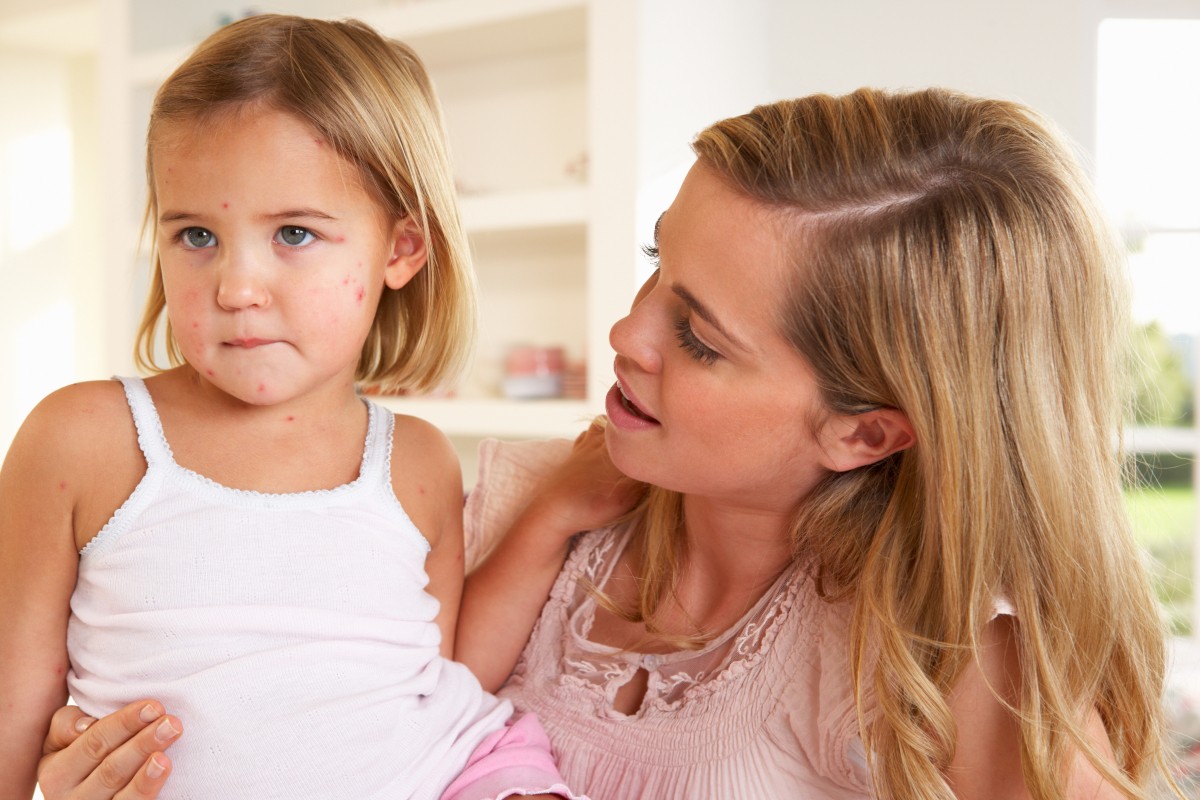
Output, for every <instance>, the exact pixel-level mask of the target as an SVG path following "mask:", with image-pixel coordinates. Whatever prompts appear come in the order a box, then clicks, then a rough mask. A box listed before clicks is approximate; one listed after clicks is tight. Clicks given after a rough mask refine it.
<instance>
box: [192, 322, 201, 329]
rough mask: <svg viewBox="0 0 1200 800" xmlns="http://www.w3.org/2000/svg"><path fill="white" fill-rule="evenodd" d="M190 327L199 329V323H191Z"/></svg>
mask: <svg viewBox="0 0 1200 800" xmlns="http://www.w3.org/2000/svg"><path fill="white" fill-rule="evenodd" d="M192 327H193V328H199V327H200V323H199V322H193V323H192Z"/></svg>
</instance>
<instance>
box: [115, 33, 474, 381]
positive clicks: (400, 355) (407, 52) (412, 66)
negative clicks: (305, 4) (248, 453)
mask: <svg viewBox="0 0 1200 800" xmlns="http://www.w3.org/2000/svg"><path fill="white" fill-rule="evenodd" d="M258 108H265V109H270V110H274V111H281V112H284V113H288V114H292V115H294V116H295V117H296V118H298V119H300V120H301V121H303V122H305V123H306V124H308V125H309V126H311V127H312V129H313V131H314V132H315V133H316V134H317V135H319V136H320V137H321V138H322V139H323V140H324V141H326V142H328V143H329V145H330V146H331V147H332V148H333V150H334V151H335V152H336V153H338V155H339V156H341V157H342V158H343V159H344V160H345V161H346V162H348V163H349V164H350V165H351V166H353V167H354V168H355V169H356V171H357V173H358V175H359V177H360V179H361V181H362V184H363V186H364V187H365V189H366V190H367V191H368V192H369V193H371V194H372V195H373V196H374V197H375V199H376V201H377V202H378V203H379V204H380V206H381V208H382V209H383V210H384V211H385V212H386V213H387V214H388V215H390V216H392V217H393V218H397V219H399V218H401V217H405V216H410V215H411V217H412V218H413V219H414V220H415V222H416V223H417V225H418V226H419V228H420V230H421V231H422V232H423V235H424V237H425V246H426V249H427V251H428V254H429V256H428V262H427V263H426V265H425V267H424V268H422V269H421V270H420V271H419V272H418V273H417V274H416V276H414V277H413V278H412V280H411V281H409V283H408V284H407V285H406V286H404V287H403V288H402V289H399V290H392V289H387V288H385V290H384V294H383V297H382V299H381V300H380V303H379V308H378V311H377V312H376V316H375V321H374V325H373V326H372V329H371V332H370V334H369V336H368V338H367V341H366V343H365V345H364V347H363V352H362V356H361V358H360V360H359V364H358V370H357V376H356V377H357V379H358V380H359V381H360V382H363V383H366V384H371V385H375V386H378V387H380V388H382V389H384V390H394V389H418V390H419V389H428V388H432V387H434V386H437V385H439V384H443V383H445V382H447V381H448V380H450V379H452V378H453V377H454V376H455V375H457V374H458V372H459V371H460V370H461V368H462V366H463V364H464V362H465V360H466V358H467V355H468V354H469V352H470V349H471V347H472V345H473V343H474V335H475V286H474V277H473V274H472V272H471V265H470V254H469V249H468V246H467V242H466V236H465V233H464V232H463V229H462V225H461V222H460V218H459V211H458V205H457V200H456V193H455V187H454V179H453V173H452V171H451V164H450V156H449V152H448V148H447V144H446V137H445V133H444V126H443V122H442V116H441V108H440V106H439V104H438V101H437V98H436V96H435V95H434V92H433V88H432V85H431V83H430V80H429V77H428V75H427V74H426V71H425V68H424V66H423V65H422V63H421V61H420V59H419V58H418V57H417V55H416V54H415V53H414V52H413V51H412V50H411V49H410V48H409V47H407V46H406V45H404V44H403V43H401V42H397V41H394V40H390V39H386V38H384V37H382V36H380V35H379V34H378V33H376V32H375V31H374V30H372V29H371V28H370V27H368V26H367V25H365V24H363V23H361V22H357V21H353V20H349V21H340V22H334V21H324V20H318V19H306V18H301V17H293V16H283V15H275V14H264V15H260V16H254V17H250V18H247V19H244V20H240V21H238V22H235V23H233V24H231V25H228V26H226V27H225V28H222V29H221V30H219V31H217V32H216V33H214V34H213V35H212V36H210V37H209V38H208V39H207V40H205V41H204V42H203V43H202V44H201V45H200V46H199V47H198V48H197V49H196V51H195V52H194V53H193V54H192V55H191V56H190V57H189V58H188V59H187V61H185V62H184V63H183V65H182V66H180V67H179V68H178V69H177V70H175V72H174V73H173V74H172V75H171V76H170V77H169V78H168V79H167V80H166V82H165V83H164V84H163V85H162V87H161V88H160V89H159V91H158V94H157V96H156V97H155V99H154V105H153V108H152V110H151V114H150V126H149V131H148V134H147V156H146V171H147V180H148V185H149V191H150V196H149V207H148V210H147V225H148V226H149V227H150V229H151V231H152V232H156V230H157V221H156V219H155V217H156V215H157V199H156V197H155V189H154V152H155V147H156V146H157V145H159V144H160V143H161V139H162V137H163V135H164V129H165V127H166V126H168V125H170V126H175V125H179V124H183V125H189V126H195V127H196V128H197V129H200V130H203V126H205V125H207V124H211V123H212V122H214V121H220V120H222V119H227V118H228V115H236V114H237V113H239V112H241V111H243V110H247V109H249V110H254V109H258ZM151 238H152V240H153V239H156V238H157V237H154V236H152V237H151ZM152 258H153V275H152V277H151V287H150V296H149V298H148V300H147V304H146V310H145V312H144V314H143V318H142V322H141V325H140V326H139V329H138V340H137V349H136V353H135V357H136V359H137V362H138V365H139V366H141V367H142V368H144V369H147V370H150V371H158V370H159V369H160V367H159V366H158V364H157V363H156V357H155V339H156V329H157V327H158V324H159V322H160V320H161V319H162V318H163V310H164V308H165V307H166V303H165V296H164V291H163V284H162V273H161V266H160V262H159V258H158V253H157V251H156V250H155V251H154V252H153V254H152ZM164 324H165V328H166V340H165V344H166V351H167V356H168V359H169V362H170V363H171V364H172V365H175V364H179V363H182V360H183V359H182V356H181V354H180V352H179V348H178V345H177V343H176V342H175V340H174V337H173V334H172V332H171V329H170V321H169V320H166V321H165V322H164Z"/></svg>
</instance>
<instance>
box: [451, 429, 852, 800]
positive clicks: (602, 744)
mask: <svg viewBox="0 0 1200 800" xmlns="http://www.w3.org/2000/svg"><path fill="white" fill-rule="evenodd" d="M569 451H570V443H569V442H558V443H538V444H537V445H534V444H533V443H521V444H516V445H513V444H500V443H497V442H485V443H484V445H483V447H481V454H480V455H481V457H480V477H479V483H478V484H477V485H476V488H475V490H474V491H473V492H472V495H471V497H470V498H469V500H468V503H467V532H468V539H469V542H468V544H469V550H473V551H474V553H475V554H478V552H479V551H482V550H485V549H486V547H487V544H488V543H487V542H486V541H483V542H480V541H478V538H479V537H485V536H486V535H488V534H491V533H493V532H494V531H495V530H500V531H503V530H506V529H507V525H508V523H509V522H510V521H511V518H512V516H513V515H515V513H516V512H517V511H519V509H520V508H521V507H523V505H524V501H525V499H526V498H527V497H528V494H527V491H528V490H529V488H530V487H532V486H534V485H536V483H537V482H538V481H540V480H541V479H542V476H543V475H544V474H545V471H546V470H547V469H552V468H553V467H554V466H555V465H556V464H558V463H561V459H562V458H564V457H565V455H566V453H567V452H569ZM628 535H629V532H628V531H627V530H624V529H620V528H618V529H608V530H601V531H594V532H591V533H588V534H585V535H583V536H581V537H580V538H579V539H578V540H577V541H576V543H575V544H574V546H573V548H572V551H571V554H570V556H569V558H568V561H567V564H566V565H565V567H564V569H563V571H562V573H561V574H560V575H559V577H558V579H557V581H556V583H555V586H554V589H553V591H552V593H551V596H550V599H549V601H548V602H547V604H546V606H545V608H544V609H543V611H542V615H541V618H540V619H539V621H538V623H537V627H536V628H535V630H534V632H533V635H532V637H531V639H530V642H529V643H528V645H527V646H526V648H525V651H524V653H523V655H522V657H521V660H520V663H519V664H518V666H517V669H516V672H515V673H514V674H513V676H512V677H511V678H510V680H509V682H508V684H507V685H506V686H505V688H504V689H502V690H501V691H500V693H499V694H500V696H501V697H503V698H506V699H509V700H511V701H512V702H513V704H514V705H515V706H516V707H517V708H518V709H519V710H524V711H532V712H536V713H537V714H538V716H539V717H540V718H541V721H542V723H543V725H544V726H545V728H546V732H547V733H548V734H549V737H550V741H551V744H552V745H553V747H554V754H555V757H556V758H557V760H558V764H559V769H560V770H561V771H562V774H563V776H564V778H566V780H567V782H568V783H570V784H571V785H573V786H580V787H584V788H585V789H586V790H587V792H588V794H589V795H590V796H591V797H592V798H594V799H595V800H629V799H631V798H649V797H653V798H655V799H656V800H707V799H708V798H712V799H713V800H715V799H716V798H721V799H722V800H732V799H734V798H748V799H749V798H753V799H754V800H765V799H766V798H784V797H787V798H821V800H849V799H850V798H854V800H860V799H861V798H869V797H871V796H873V795H872V792H871V789H870V778H869V775H868V772H867V769H866V763H865V759H864V757H863V747H862V742H861V740H860V739H859V737H858V724H857V715H856V712H855V706H854V697H853V692H852V690H851V686H850V663H849V647H848V643H847V639H846V634H847V631H848V630H849V624H850V609H849V606H848V605H846V604H831V603H828V602H826V601H825V600H822V599H821V598H820V597H819V596H818V595H817V593H816V588H815V586H814V584H813V581H812V579H811V578H810V577H809V575H808V573H806V572H805V571H804V569H802V568H801V567H800V566H794V567H792V568H791V569H790V570H788V571H787V572H785V573H784V574H783V575H782V576H781V577H780V578H779V579H778V580H777V581H776V583H775V585H774V586H772V587H771V589H770V590H769V591H768V592H767V593H766V594H765V595H764V596H763V597H762V599H761V600H760V601H759V602H758V603H757V604H756V605H755V606H754V607H753V608H752V609H750V611H749V612H748V613H747V614H746V615H745V617H743V618H742V619H741V620H740V621H739V622H738V623H737V624H735V625H733V626H732V627H731V628H730V629H729V630H728V631H726V632H725V633H724V635H722V636H720V637H718V638H717V639H716V640H714V641H713V642H711V643H710V644H709V645H708V646H706V647H705V648H704V649H703V650H701V651H698V652H697V651H685V652H680V653H674V654H668V655H640V654H636V653H629V652H621V651H617V650H614V649H613V648H611V647H606V646H603V645H599V644H596V643H594V642H592V641H591V640H590V639H589V633H590V631H591V626H592V622H593V620H594V619H595V613H596V602H595V599H594V598H593V597H592V596H591V594H590V593H589V592H588V591H587V588H586V586H587V582H589V581H590V582H592V583H594V584H596V585H598V586H603V585H604V583H605V580H606V579H607V578H608V575H609V573H610V571H611V570H612V568H613V566H614V564H615V563H616V560H617V557H618V556H619V555H620V553H621V551H622V549H623V547H624V545H625V542H626V541H627V539H628ZM639 668H645V669H646V670H647V672H648V675H649V680H648V688H647V690H646V696H645V699H644V701H643V703H642V706H641V708H640V709H639V710H638V711H637V713H635V714H632V715H625V714H622V713H620V712H618V711H616V710H615V709H614V708H613V699H614V697H615V695H616V692H617V689H618V688H619V687H620V686H621V685H622V684H624V683H625V682H626V681H628V680H629V679H630V678H631V677H632V676H633V675H634V673H635V672H636V671H637V670H638V669H639Z"/></svg>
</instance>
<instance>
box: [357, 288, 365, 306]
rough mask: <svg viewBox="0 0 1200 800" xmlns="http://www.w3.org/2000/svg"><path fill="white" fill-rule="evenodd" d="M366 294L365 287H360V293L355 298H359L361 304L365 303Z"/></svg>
mask: <svg viewBox="0 0 1200 800" xmlns="http://www.w3.org/2000/svg"><path fill="white" fill-rule="evenodd" d="M365 294H366V292H364V291H363V287H361V286H360V287H358V292H357V293H356V294H355V295H354V296H355V297H356V298H358V302H360V303H361V302H362V301H363V296H364V295H365Z"/></svg>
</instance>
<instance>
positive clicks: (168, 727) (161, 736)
mask: <svg viewBox="0 0 1200 800" xmlns="http://www.w3.org/2000/svg"><path fill="white" fill-rule="evenodd" d="M178 735H179V729H178V728H176V727H175V725H174V724H172V722H171V718H170V717H167V718H166V719H164V720H163V721H162V722H160V723H158V727H157V728H155V729H154V738H155V739H157V740H158V741H160V742H169V741H171V740H172V739H174V738H175V737H176V736H178Z"/></svg>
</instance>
